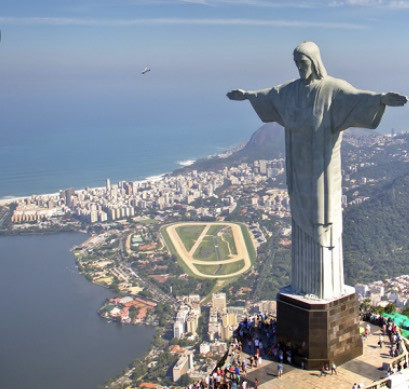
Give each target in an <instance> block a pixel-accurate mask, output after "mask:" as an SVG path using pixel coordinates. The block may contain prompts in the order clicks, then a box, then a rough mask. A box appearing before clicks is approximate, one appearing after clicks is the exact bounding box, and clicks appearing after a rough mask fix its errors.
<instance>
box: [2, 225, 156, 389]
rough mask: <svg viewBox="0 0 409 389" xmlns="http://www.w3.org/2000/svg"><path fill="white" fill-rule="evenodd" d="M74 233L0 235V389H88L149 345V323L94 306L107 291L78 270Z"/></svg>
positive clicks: (77, 239)
mask: <svg viewBox="0 0 409 389" xmlns="http://www.w3.org/2000/svg"><path fill="white" fill-rule="evenodd" d="M85 238H86V236H85V235H84V234H79V233H64V234H54V235H32V236H13V237H0V268H1V271H0V296H1V298H0V312H1V320H0V339H1V347H0V388H5V389H7V388H10V389H11V388H13V389H23V388H24V389H25V388H31V389H40V388H41V389H47V388H50V389H51V388H55V387H58V388H59V389H72V388H81V389H93V388H97V387H98V386H100V385H103V384H104V382H105V381H106V380H107V379H109V378H111V377H113V376H115V375H116V374H118V373H119V372H120V371H121V370H122V369H124V368H125V367H126V366H127V365H128V364H129V363H130V362H131V361H132V360H134V359H136V358H138V357H142V356H143V355H144V354H145V353H146V352H147V351H148V350H149V345H150V341H151V340H152V337H153V335H154V329H153V328H152V327H148V326H137V327H136V326H121V325H119V324H116V323H108V322H106V321H104V320H103V319H101V318H100V317H99V316H98V315H97V313H96V311H97V309H98V308H99V307H100V305H101V304H102V303H103V301H104V300H105V299H106V298H108V297H111V296H113V294H112V293H111V292H110V291H109V290H107V289H103V288H101V287H98V286H96V285H94V284H92V283H90V282H89V281H88V280H86V279H85V277H83V276H82V275H81V274H79V272H78V270H77V268H76V266H75V261H74V256H73V255H72V253H71V252H70V251H69V249H70V248H71V247H72V246H74V245H76V244H78V243H81V242H82V241H84V240H85Z"/></svg>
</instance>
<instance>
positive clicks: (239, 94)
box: [227, 89, 247, 101]
mask: <svg viewBox="0 0 409 389" xmlns="http://www.w3.org/2000/svg"><path fill="white" fill-rule="evenodd" d="M227 97H228V98H229V99H230V100H238V101H241V100H246V99H247V97H246V91H245V90H244V89H234V90H232V91H230V92H229V93H227Z"/></svg>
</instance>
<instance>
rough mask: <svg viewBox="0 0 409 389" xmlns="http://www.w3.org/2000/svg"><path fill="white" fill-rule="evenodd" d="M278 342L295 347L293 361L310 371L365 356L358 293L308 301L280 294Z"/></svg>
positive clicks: (299, 297)
mask: <svg viewBox="0 0 409 389" xmlns="http://www.w3.org/2000/svg"><path fill="white" fill-rule="evenodd" d="M277 341H278V342H280V343H281V344H284V345H286V346H287V347H289V348H291V349H292V350H293V353H292V355H293V361H294V362H295V363H296V364H298V365H301V362H304V367H305V368H306V369H308V370H318V369H319V368H320V367H321V366H322V365H323V364H327V363H328V364H329V365H330V364H331V363H332V362H335V364H337V365H340V364H342V363H344V362H347V361H349V360H351V359H353V358H356V357H358V356H359V355H362V352H363V351H362V340H361V336H360V335H359V308H358V301H357V299H356V297H355V292H353V293H347V294H344V295H343V296H341V297H340V298H338V299H334V300H330V301H324V300H317V301H314V300H308V299H305V298H303V297H301V296H297V295H294V294H290V293H283V292H281V293H279V294H278V295H277Z"/></svg>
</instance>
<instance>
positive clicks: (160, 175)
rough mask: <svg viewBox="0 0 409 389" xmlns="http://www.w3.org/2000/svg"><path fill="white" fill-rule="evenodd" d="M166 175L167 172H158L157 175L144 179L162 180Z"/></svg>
mask: <svg viewBox="0 0 409 389" xmlns="http://www.w3.org/2000/svg"><path fill="white" fill-rule="evenodd" d="M164 176H166V173H163V174H158V175H157V176H150V177H146V178H145V179H144V180H142V181H160V180H161V179H162V178H163V177H164Z"/></svg>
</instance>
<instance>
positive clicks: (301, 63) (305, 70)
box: [294, 54, 313, 80]
mask: <svg viewBox="0 0 409 389" xmlns="http://www.w3.org/2000/svg"><path fill="white" fill-rule="evenodd" d="M294 62H295V66H297V69H298V73H299V74H300V78H301V79H302V80H308V79H309V78H310V77H311V76H312V74H313V65H312V62H311V60H310V59H309V58H308V57H306V56H305V55H302V54H297V55H295V56H294Z"/></svg>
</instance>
